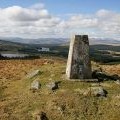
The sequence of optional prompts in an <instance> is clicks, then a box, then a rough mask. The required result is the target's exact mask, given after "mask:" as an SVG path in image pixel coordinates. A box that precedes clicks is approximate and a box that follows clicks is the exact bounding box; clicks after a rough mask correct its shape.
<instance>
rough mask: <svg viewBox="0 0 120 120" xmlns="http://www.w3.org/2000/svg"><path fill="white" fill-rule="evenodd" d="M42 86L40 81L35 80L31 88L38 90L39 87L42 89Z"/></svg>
mask: <svg viewBox="0 0 120 120" xmlns="http://www.w3.org/2000/svg"><path fill="white" fill-rule="evenodd" d="M40 87H41V84H40V82H39V81H37V80H35V81H33V82H32V83H31V88H30V89H31V90H38V89H40Z"/></svg>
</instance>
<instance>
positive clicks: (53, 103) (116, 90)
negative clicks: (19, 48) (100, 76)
mask: <svg viewBox="0 0 120 120" xmlns="http://www.w3.org/2000/svg"><path fill="white" fill-rule="evenodd" d="M92 64H93V66H96V64H95V63H92ZM97 66H101V67H102V68H103V69H104V70H105V71H107V72H109V73H113V74H120V68H119V66H120V65H112V66H110V65H107V66H106V65H99V64H97ZM115 67H116V69H115ZM0 68H1V69H0V120H34V116H35V115H36V114H37V113H39V112H41V111H43V112H45V113H46V115H47V117H48V118H49V120H119V119H120V116H119V113H120V86H119V85H116V84H115V83H114V82H112V81H108V82H104V83H102V84H101V85H102V86H103V87H104V88H105V89H106V90H107V91H108V97H107V98H97V97H94V96H91V95H87V96H85V95H83V94H82V93H83V92H84V91H85V90H86V89H87V88H89V87H90V86H91V84H93V83H84V82H73V81H67V80H65V78H64V73H65V68H66V60H64V59H59V58H54V59H53V58H49V59H44V58H43V59H37V60H3V61H0ZM34 69H39V70H40V71H41V72H42V74H40V75H38V76H36V77H35V78H32V79H26V78H25V76H26V74H27V73H29V71H31V70H34ZM35 79H38V80H39V81H40V83H41V84H42V87H41V89H40V90H38V91H36V92H34V93H33V92H32V91H31V90H30V89H29V88H30V84H31V82H32V81H33V80H35ZM54 80H55V81H61V83H60V85H59V89H58V90H56V91H54V92H52V91H50V90H48V89H47V87H46V84H47V83H49V82H51V81H54ZM81 91H82V92H81Z"/></svg>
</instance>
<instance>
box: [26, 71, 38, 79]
mask: <svg viewBox="0 0 120 120" xmlns="http://www.w3.org/2000/svg"><path fill="white" fill-rule="evenodd" d="M38 74H40V70H34V71H32V72H30V73H28V75H27V78H33V77H35V76H36V75H38Z"/></svg>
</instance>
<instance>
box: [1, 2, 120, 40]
mask: <svg viewBox="0 0 120 120" xmlns="http://www.w3.org/2000/svg"><path fill="white" fill-rule="evenodd" d="M119 6H120V0H99V1H98V0H0V28H1V29H0V36H1V37H21V38H23V37H24V38H43V37H44V38H45V37H71V36H73V35H75V34H88V35H89V36H90V37H101V38H115V39H118V40H120V7H119Z"/></svg>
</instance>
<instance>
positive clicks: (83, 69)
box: [66, 35, 91, 79]
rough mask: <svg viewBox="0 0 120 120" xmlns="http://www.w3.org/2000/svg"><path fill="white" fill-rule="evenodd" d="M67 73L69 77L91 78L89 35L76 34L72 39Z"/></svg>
mask: <svg viewBox="0 0 120 120" xmlns="http://www.w3.org/2000/svg"><path fill="white" fill-rule="evenodd" d="M66 75H67V78H69V79H91V62H90V58H89V40H88V35H75V37H74V38H73V39H72V40H71V42H70V48H69V55H68V61H67V68H66Z"/></svg>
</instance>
